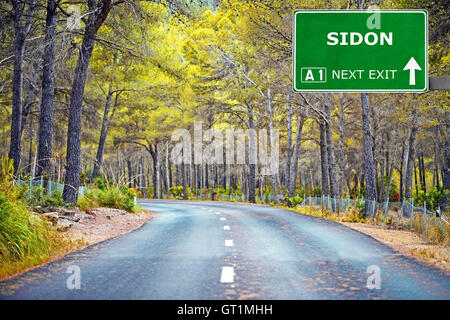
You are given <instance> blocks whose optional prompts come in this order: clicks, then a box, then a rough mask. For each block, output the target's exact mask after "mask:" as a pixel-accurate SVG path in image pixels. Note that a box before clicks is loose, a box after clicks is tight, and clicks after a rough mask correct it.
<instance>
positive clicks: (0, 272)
mask: <svg viewBox="0 0 450 320" xmlns="http://www.w3.org/2000/svg"><path fill="white" fill-rule="evenodd" d="M1 165H2V168H1V171H0V278H1V277H3V276H7V275H9V274H13V273H15V272H17V271H19V270H21V269H23V268H24V267H29V266H33V265H36V264H39V263H42V262H44V261H47V260H48V259H49V258H50V257H51V256H52V255H53V254H55V253H58V252H60V251H61V250H63V249H65V248H66V247H67V246H68V245H71V242H70V241H67V240H65V239H64V238H63V237H62V236H61V235H59V234H58V232H57V231H56V230H55V229H53V228H52V227H50V226H49V225H48V224H47V222H46V221H45V220H44V219H42V218H41V217H40V216H38V215H35V214H33V213H31V212H30V211H29V210H28V208H27V205H26V204H25V203H24V202H23V200H22V199H21V198H20V196H21V190H20V189H19V187H17V186H16V185H14V184H13V174H12V173H13V168H12V166H11V161H9V159H7V158H5V157H2V159H1Z"/></svg>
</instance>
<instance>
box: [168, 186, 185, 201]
mask: <svg viewBox="0 0 450 320" xmlns="http://www.w3.org/2000/svg"><path fill="white" fill-rule="evenodd" d="M169 192H170V194H171V195H172V196H174V197H175V198H177V199H182V198H183V186H173V187H170V189H169Z"/></svg>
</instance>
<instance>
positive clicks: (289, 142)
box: [284, 94, 292, 196]
mask: <svg viewBox="0 0 450 320" xmlns="http://www.w3.org/2000/svg"><path fill="white" fill-rule="evenodd" d="M290 97H291V96H290V94H287V95H286V108H287V147H286V173H285V182H284V185H285V188H284V189H285V192H289V189H290V183H289V177H290V175H291V148H292V112H291V101H290ZM289 196H290V195H289Z"/></svg>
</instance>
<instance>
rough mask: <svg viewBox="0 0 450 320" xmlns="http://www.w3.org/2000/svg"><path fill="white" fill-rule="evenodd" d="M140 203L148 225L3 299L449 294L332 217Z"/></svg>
mask: <svg viewBox="0 0 450 320" xmlns="http://www.w3.org/2000/svg"><path fill="white" fill-rule="evenodd" d="M140 205H141V206H142V207H143V208H145V209H148V210H151V211H153V212H155V213H156V216H155V218H154V219H152V220H151V221H150V223H148V224H146V225H144V226H143V227H141V228H140V229H138V230H136V231H133V232H131V233H129V234H126V235H123V236H121V237H118V238H114V239H110V240H107V241H105V242H102V243H99V244H96V245H93V246H91V247H88V248H86V249H84V250H81V251H79V252H75V253H72V254H69V255H67V256H66V257H64V258H63V259H61V260H59V261H55V262H53V263H50V264H48V265H45V266H43V267H40V268H37V269H35V270H32V271H29V272H27V273H25V274H23V275H21V276H18V277H16V278H13V279H10V280H7V281H4V282H1V283H0V299H449V298H450V277H449V276H447V275H445V274H444V273H443V272H442V271H440V270H438V269H436V268H433V267H430V266H428V265H425V264H423V263H420V262H417V261H415V260H414V259H410V258H407V257H405V256H402V255H401V254H398V253H397V252H395V251H394V250H392V249H391V248H389V247H387V246H385V245H383V244H382V243H380V242H378V241H376V240H374V239H373V238H371V237H369V236H367V235H365V234H362V233H360V232H358V231H355V230H352V229H350V228H347V227H345V226H343V225H341V224H338V223H335V222H333V221H329V220H324V219H320V218H317V217H311V216H307V215H302V214H298V213H294V212H291V211H287V210H283V209H278V208H273V207H268V206H262V205H246V204H235V203H224V202H196V201H170V200H145V201H141V202H140ZM74 266H75V267H74ZM73 270H78V271H79V276H80V277H79V280H80V282H79V284H80V287H79V289H78V288H73V287H74V284H76V281H74V280H75V278H74V277H75V276H78V273H72V272H73ZM378 275H379V277H378ZM75 287H76V285H75Z"/></svg>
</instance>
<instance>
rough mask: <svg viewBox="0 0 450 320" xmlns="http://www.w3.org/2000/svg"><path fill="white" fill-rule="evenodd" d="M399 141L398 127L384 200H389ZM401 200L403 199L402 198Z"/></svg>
mask: <svg viewBox="0 0 450 320" xmlns="http://www.w3.org/2000/svg"><path fill="white" fill-rule="evenodd" d="M397 141H398V128H397V129H396V130H395V137H394V152H392V155H391V159H390V164H389V172H388V177H387V182H386V195H385V200H384V202H388V201H389V191H390V189H391V181H392V173H393V172H394V163H395V158H396V157H397ZM400 201H401V199H400Z"/></svg>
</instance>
